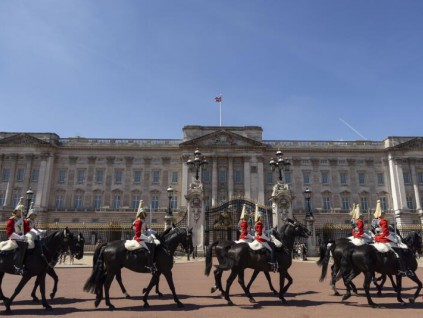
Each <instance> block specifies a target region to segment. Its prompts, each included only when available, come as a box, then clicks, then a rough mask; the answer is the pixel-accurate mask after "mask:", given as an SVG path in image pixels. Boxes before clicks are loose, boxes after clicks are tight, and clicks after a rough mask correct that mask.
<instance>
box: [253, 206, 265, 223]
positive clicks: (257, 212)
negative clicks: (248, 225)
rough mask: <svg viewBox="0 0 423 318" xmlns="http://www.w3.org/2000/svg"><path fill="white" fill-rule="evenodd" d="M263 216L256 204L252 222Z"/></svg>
mask: <svg viewBox="0 0 423 318" xmlns="http://www.w3.org/2000/svg"><path fill="white" fill-rule="evenodd" d="M262 216H263V213H262V212H260V211H259V206H258V204H256V211H255V213H254V220H255V221H256V222H257V221H258V219H259V218H261V217H262Z"/></svg>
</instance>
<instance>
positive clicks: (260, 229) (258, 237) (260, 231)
mask: <svg viewBox="0 0 423 318" xmlns="http://www.w3.org/2000/svg"><path fill="white" fill-rule="evenodd" d="M255 230H256V237H255V239H256V240H257V241H259V242H267V240H265V239H264V238H262V237H261V236H262V235H263V223H261V221H257V223H256V226H255Z"/></svg>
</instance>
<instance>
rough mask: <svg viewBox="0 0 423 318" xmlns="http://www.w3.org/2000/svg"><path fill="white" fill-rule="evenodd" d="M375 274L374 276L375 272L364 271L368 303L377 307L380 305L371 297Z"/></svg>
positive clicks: (364, 286)
mask: <svg viewBox="0 0 423 318" xmlns="http://www.w3.org/2000/svg"><path fill="white" fill-rule="evenodd" d="M373 276H374V273H372V272H364V284H363V288H364V291H365V293H366V298H367V303H368V304H369V306H372V307H373V308H377V307H379V306H378V305H376V304H375V303H374V302H373V300H372V298H371V297H370V283H371V282H372V278H373Z"/></svg>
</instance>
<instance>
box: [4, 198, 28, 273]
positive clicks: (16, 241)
mask: <svg viewBox="0 0 423 318" xmlns="http://www.w3.org/2000/svg"><path fill="white" fill-rule="evenodd" d="M24 200H25V199H24V197H21V198H20V199H19V202H18V204H17V205H16V207H15V209H14V210H13V213H12V215H11V216H10V218H9V219H8V220H7V223H6V234H7V237H8V238H9V239H8V240H7V241H4V242H0V251H11V250H16V249H17V251H16V253H17V254H16V255H15V274H19V275H23V274H24V273H25V271H24V268H23V263H24V259H25V254H26V250H27V248H28V243H27V237H26V236H25V234H26V233H28V232H29V231H30V230H31V228H30V226H29V223H28V222H25V221H24V211H25V204H24V202H25V201H24Z"/></svg>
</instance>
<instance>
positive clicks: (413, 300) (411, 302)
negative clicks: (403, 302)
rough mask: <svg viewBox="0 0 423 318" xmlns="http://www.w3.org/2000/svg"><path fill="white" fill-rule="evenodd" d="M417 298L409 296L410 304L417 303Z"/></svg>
mask: <svg viewBox="0 0 423 318" xmlns="http://www.w3.org/2000/svg"><path fill="white" fill-rule="evenodd" d="M415 301H416V300H415V299H414V298H412V297H410V298H408V302H409V303H410V304H414V303H415Z"/></svg>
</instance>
